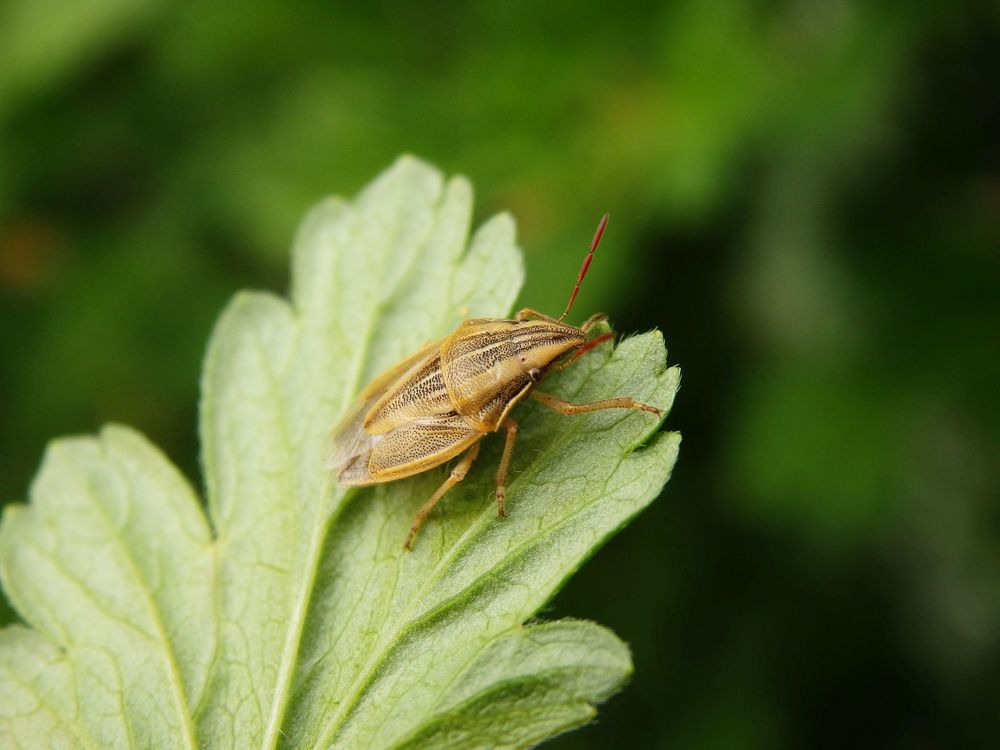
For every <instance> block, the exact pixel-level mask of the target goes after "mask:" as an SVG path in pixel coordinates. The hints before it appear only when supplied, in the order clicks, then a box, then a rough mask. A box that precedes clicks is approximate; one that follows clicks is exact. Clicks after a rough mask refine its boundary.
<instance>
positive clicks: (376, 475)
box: [342, 414, 485, 482]
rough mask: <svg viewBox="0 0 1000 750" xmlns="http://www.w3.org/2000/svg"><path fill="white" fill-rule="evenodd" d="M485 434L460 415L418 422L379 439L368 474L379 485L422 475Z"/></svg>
mask: <svg viewBox="0 0 1000 750" xmlns="http://www.w3.org/2000/svg"><path fill="white" fill-rule="evenodd" d="M484 435H485V433H484V432H482V431H480V430H477V429H475V428H474V427H473V426H472V425H470V424H469V422H468V420H466V419H465V418H464V417H461V416H459V415H457V414H452V415H450V416H447V417H440V418H437V419H421V420H415V421H413V422H411V423H409V424H406V425H404V426H402V427H397V428H395V429H394V430H391V431H390V432H388V433H386V434H385V435H380V436H378V437H379V438H381V439H380V440H378V442H377V443H376V444H375V445H374V447H373V448H372V450H371V453H370V455H369V456H368V457H367V458H368V460H367V465H368V473H369V475H370V476H371V477H372V479H373V480H374V481H376V482H390V481H392V480H394V479H402V478H403V477H408V476H412V475H413V474H419V473H420V472H422V471H427V469H433V468H434V467H435V466H440V465H441V464H443V463H444V462H445V461H449V460H451V459H452V458H454V457H455V456H457V455H458V454H459V453H461V452H462V451H464V450H465V449H466V448H468V447H470V446H471V445H472V444H473V443H475V442H476V441H477V440H481V439H482V438H483V437H484ZM342 481H343V480H342Z"/></svg>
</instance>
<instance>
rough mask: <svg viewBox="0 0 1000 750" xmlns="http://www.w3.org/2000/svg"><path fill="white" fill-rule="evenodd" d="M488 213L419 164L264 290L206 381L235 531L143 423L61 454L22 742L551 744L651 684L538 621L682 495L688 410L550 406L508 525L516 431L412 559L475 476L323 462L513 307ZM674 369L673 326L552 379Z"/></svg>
mask: <svg viewBox="0 0 1000 750" xmlns="http://www.w3.org/2000/svg"><path fill="white" fill-rule="evenodd" d="M471 209H472V191H471V188H470V186H469V184H468V183H467V182H466V181H465V180H464V179H462V178H454V179H452V180H449V181H447V182H445V181H444V180H443V179H442V177H441V176H440V174H439V173H438V172H437V171H436V170H434V169H433V168H431V167H430V166H428V165H426V164H424V163H421V162H419V161H417V160H415V159H412V158H408V157H404V158H402V159H400V160H399V161H398V162H397V163H396V164H395V165H394V166H393V167H392V168H391V169H389V170H388V171H387V172H385V173H384V174H383V175H381V176H380V177H379V178H377V179H376V180H375V181H374V182H373V183H372V184H371V185H370V186H369V187H368V188H367V189H365V190H364V191H363V192H362V193H361V194H360V195H359V196H358V197H357V198H356V199H354V200H353V201H350V202H344V201H341V200H336V199H331V200H328V201H325V202H324V203H321V204H320V205H319V206H318V207H316V208H315V209H314V210H313V211H312V212H311V213H310V214H309V215H308V216H307V218H306V219H305V221H304V223H303V225H302V227H301V229H300V231H299V234H298V237H297V239H296V242H295V244H294V247H293V251H292V255H293V261H292V289H291V294H290V298H289V299H288V300H285V299H283V298H280V297H276V296H274V295H271V294H267V293H260V292H250V293H242V294H239V295H237V297H236V298H235V299H234V300H233V302H232V303H231V304H230V305H229V307H228V308H227V309H226V311H225V312H224V313H223V315H222V317H221V319H220V321H219V323H218V325H217V327H216V329H215V331H214V333H213V335H212V339H211V342H210V345H209V348H208V353H207V355H206V361H205V368H204V373H203V382H202V405H201V438H202V446H203V462H204V473H205V493H206V503H207V517H206V514H205V513H204V512H203V511H202V509H201V507H200V506H199V501H198V498H197V497H196V495H195V493H194V492H193V491H192V489H191V488H190V487H189V486H188V485H187V484H186V482H185V481H184V479H183V478H182V477H181V476H180V475H179V473H178V472H177V471H176V469H174V468H173V467H172V465H171V464H170V463H169V462H168V461H167V460H166V459H165V458H164V457H163V456H162V455H161V454H160V453H159V452H158V451H157V450H156V449H155V448H154V447H153V446H151V445H149V443H148V442H147V441H146V440H145V439H144V438H142V437H141V436H140V435H138V434H136V433H135V432H133V431H131V430H129V429H127V428H124V427H118V426H112V427H108V428H105V429H104V430H103V431H102V432H101V434H100V435H99V436H98V437H96V438H70V439H62V440H57V441H55V442H53V444H52V445H51V446H50V448H49V449H48V451H47V453H46V456H45V459H44V460H43V463H42V467H41V469H40V471H39V474H38V476H37V478H36V480H35V482H34V483H33V486H32V488H31V491H30V503H29V504H28V505H27V506H8V509H7V511H6V512H5V514H4V519H3V524H2V527H0V576H2V581H3V585H4V587H5V589H6V591H7V593H8V596H9V597H10V599H11V601H12V602H13V603H14V605H15V606H16V608H17V610H18V611H19V612H20V614H21V616H22V617H23V618H24V621H25V623H26V625H27V626H28V627H22V626H15V627H10V628H7V629H5V630H3V631H0V696H2V697H3V700H0V747H12V748H13V747H32V748H34V747H44V746H47V747H91V748H106V747H123V748H133V747H134V748H138V747H152V746H155V747H177V748H192V749H193V748H251V747H253V748H258V747H259V748H267V749H268V750H270V749H271V748H279V747H280V748H317V749H320V748H324V749H325V748H366V747H370V748H441V747H449V748H476V747H525V746H529V745H532V744H535V743H537V742H540V741H542V740H543V739H545V738H546V737H550V736H552V735H554V734H557V733H559V732H561V731H564V730H566V729H568V728H571V727H574V726H578V725H580V724H582V723H585V722H586V721H588V720H589V719H590V717H591V716H592V715H593V713H594V709H593V704H594V703H595V702H598V701H601V700H604V699H606V698H607V697H608V696H610V695H611V694H612V693H614V692H615V691H616V690H617V689H618V688H619V687H620V686H621V685H622V683H623V682H624V680H625V679H626V678H627V676H628V674H629V673H630V671H631V661H630V658H629V654H628V649H627V648H626V647H625V645H624V644H623V643H621V641H619V640H618V639H617V638H616V637H615V636H614V635H613V634H612V633H610V632H609V631H607V630H606V629H604V628H601V627H599V626H597V625H595V624H592V623H587V622H578V621H558V622H552V623H536V624H532V625H525V624H524V623H525V622H527V621H528V620H529V618H531V616H532V615H533V614H534V613H535V612H537V611H538V609H539V608H540V607H541V606H542V605H543V604H544V603H545V602H546V601H547V600H548V599H549V598H551V596H552V595H553V593H554V592H555V591H556V590H557V589H558V588H559V586H560V585H561V584H562V583H563V581H565V580H566V578H567V577H568V576H569V575H571V574H572V572H573V571H574V570H575V569H576V568H577V567H578V566H579V565H580V564H582V562H583V561H584V560H585V559H586V558H587V557H588V556H589V555H590V554H592V553H593V551H594V550H595V549H596V548H597V547H598V546H599V545H600V544H601V543H602V542H603V540H604V539H606V538H607V537H608V536H609V535H610V534H612V533H614V532H615V531H616V530H617V529H618V528H620V527H621V526H622V525H623V524H624V523H625V522H627V521H628V519H629V518H631V517H632V516H633V515H635V514H636V513H637V512H638V511H639V510H641V509H642V508H643V507H644V506H645V505H646V504H648V503H649V502H650V501H651V500H652V498H653V497H655V496H656V494H657V493H658V492H659V490H660V487H661V486H662V485H663V483H664V482H665V481H666V479H667V477H668V475H669V473H670V470H671V468H672V466H673V463H674V461H675V459H676V455H677V448H678V444H679V440H680V438H679V436H678V435H676V434H674V433H661V432H657V428H658V423H657V422H658V420H656V419H655V418H652V417H651V415H648V414H639V413H632V412H628V413H626V412H594V413H589V414H583V415H579V416H575V417H563V416H561V415H557V414H553V413H551V412H547V411H545V410H544V409H542V408H541V407H538V406H537V405H528V406H524V407H521V408H520V411H519V417H518V418H519V420H520V421H521V426H522V431H521V438H520V439H519V441H518V446H517V450H516V452H515V456H514V463H513V471H512V475H511V481H510V484H509V489H508V507H509V509H510V511H509V516H508V518H506V519H497V518H496V516H495V506H494V504H493V500H492V497H491V493H492V490H493V486H492V484H493V472H492V471H491V470H490V467H495V465H496V461H497V457H498V446H497V445H495V443H498V442H502V441H489V440H488V441H487V442H488V443H489V445H487V447H486V449H485V450H484V452H483V455H482V457H481V458H480V460H479V464H478V465H477V467H476V468H475V469H474V470H473V472H472V474H471V475H470V477H469V478H468V479H467V480H466V481H465V482H463V483H462V484H461V485H459V486H458V487H457V488H456V489H455V490H453V491H452V492H451V493H450V494H449V495H448V497H447V498H446V500H445V501H444V502H443V503H442V505H440V506H438V509H437V510H436V511H435V513H434V514H433V515H432V516H431V518H430V519H429V521H428V523H427V525H426V526H425V528H424V530H423V531H422V533H421V536H420V537H419V539H418V543H417V545H416V550H415V551H414V552H413V553H412V554H406V553H404V552H403V551H402V549H401V542H402V539H403V538H404V536H405V533H406V530H407V528H408V526H409V524H410V521H411V517H412V514H413V512H414V510H415V509H416V507H417V506H418V505H419V504H420V503H422V502H423V500H425V499H426V498H427V497H428V496H429V495H430V493H431V492H432V491H433V489H434V488H435V487H436V486H437V485H438V484H439V483H440V482H441V481H442V479H443V476H444V472H445V471H447V469H444V468H442V469H438V470H434V471H431V472H427V473H426V474H423V475H419V476H416V477H413V478H411V479H407V480H403V481H399V482H395V483H391V484H387V485H379V486H375V487H372V488H365V489H362V490H348V489H346V488H342V487H338V486H336V485H335V484H334V483H333V482H332V481H331V477H330V476H329V474H328V472H327V471H325V470H324V468H323V465H324V462H325V460H326V457H327V456H326V452H327V450H328V446H329V433H330V431H331V428H332V427H333V426H334V425H335V424H336V423H337V421H338V418H339V416H340V415H341V414H342V413H343V412H344V410H345V409H346V408H347V407H348V406H349V404H350V402H351V400H352V398H353V396H354V394H355V393H356V392H357V391H358V390H359V389H360V387H362V386H363V385H364V383H365V382H367V380H369V379H370V378H371V377H373V376H374V375H376V374H377V373H378V372H379V371H380V370H382V369H383V368H385V367H386V366H388V365H390V364H392V363H393V362H395V361H397V360H398V359H400V358H402V357H403V356H405V355H406V354H408V353H409V352H410V351H412V350H414V349H416V348H417V347H419V346H420V345H422V344H423V343H425V342H427V341H430V340H433V339H434V338H437V337H440V336H442V335H444V334H445V333H446V332H447V331H448V330H450V329H451V328H453V327H454V326H455V325H456V324H457V323H458V322H459V321H460V320H462V319H465V318H469V317H485V316H494V317H495V316H499V315H503V314H505V313H507V312H508V311H509V309H510V307H511V305H512V304H513V300H514V297H515V295H516V293H517V290H518V288H519V286H520V283H521V280H522V269H521V259H520V254H519V251H518V250H517V248H516V246H515V245H514V230H513V223H512V221H511V219H510V218H509V217H508V216H505V215H501V216H498V217H495V218H494V219H492V220H490V221H489V222H487V223H486V224H484V225H483V226H482V227H481V228H480V229H479V230H478V231H476V232H475V233H474V234H473V236H472V237H471V239H468V234H469V227H470V217H471ZM665 356H666V353H665V351H664V348H663V342H662V339H661V337H660V335H659V333H658V332H655V331H654V332H652V333H647V334H644V335H642V336H637V337H634V338H631V339H628V340H626V341H624V342H623V343H622V344H621V345H620V346H619V347H617V348H616V349H612V348H611V347H610V346H609V345H604V346H601V347H598V348H597V349H596V350H595V351H594V352H593V353H590V354H588V355H587V356H586V357H584V358H582V359H581V360H580V361H579V362H578V363H577V364H575V365H574V366H573V367H571V368H568V369H567V370H564V371H562V372H561V373H559V374H558V375H557V376H554V377H553V378H552V381H551V385H550V384H549V381H548V380H547V381H546V382H547V385H546V387H547V389H549V390H552V391H553V392H557V393H559V394H561V395H562V396H563V397H565V398H568V399H570V400H578V401H583V400H593V399H597V398H604V397H608V396H611V395H632V396H635V397H637V398H640V399H642V400H645V401H649V402H651V403H654V404H656V405H658V406H660V407H662V408H664V409H665V410H668V409H669V407H670V404H671V402H672V399H673V396H674V393H675V391H676V389H677V386H678V378H679V374H678V371H677V370H676V368H673V369H667V368H666V364H665Z"/></svg>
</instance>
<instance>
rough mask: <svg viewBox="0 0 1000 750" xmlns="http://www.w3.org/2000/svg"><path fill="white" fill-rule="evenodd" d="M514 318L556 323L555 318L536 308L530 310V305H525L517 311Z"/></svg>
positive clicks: (521, 320)
mask: <svg viewBox="0 0 1000 750" xmlns="http://www.w3.org/2000/svg"><path fill="white" fill-rule="evenodd" d="M514 320H516V321H518V322H524V321H525V320H547V321H549V322H550V323H558V322H559V321H557V320H556V319H555V318H553V317H552V316H550V315H546V314H545V313H541V312H538V310H532V309H531V308H530V307H525V308H523V309H521V310H518V311H517V315H515V316H514Z"/></svg>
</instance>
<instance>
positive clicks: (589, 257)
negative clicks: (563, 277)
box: [559, 214, 608, 322]
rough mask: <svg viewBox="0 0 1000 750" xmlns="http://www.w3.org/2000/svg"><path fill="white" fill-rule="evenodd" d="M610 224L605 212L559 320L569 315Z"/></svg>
mask: <svg viewBox="0 0 1000 750" xmlns="http://www.w3.org/2000/svg"><path fill="white" fill-rule="evenodd" d="M607 225H608V214H604V217H603V218H602V219H601V223H600V224H598V225H597V231H596V232H594V240H593V242H591V243H590V252H589V253H587V257H586V258H584V259H583V265H582V266H580V273H579V274H578V275H577V277H576V286H574V287H573V293H572V294H571V295H569V302H567V303H566V309H565V310H563V314H562V315H560V316H559V322H562V320H563V318H565V317H566V316H567V315H569V309H570V308H571V307H573V300H575V299H576V294H577V292H579V291H580V284H581V283H583V277H584V276H586V275H587V269H588V268H590V261H591V260H593V258H594V251H595V250H596V249H597V246H598V245H600V244H601V237H602V236H603V235H604V227H606V226H607Z"/></svg>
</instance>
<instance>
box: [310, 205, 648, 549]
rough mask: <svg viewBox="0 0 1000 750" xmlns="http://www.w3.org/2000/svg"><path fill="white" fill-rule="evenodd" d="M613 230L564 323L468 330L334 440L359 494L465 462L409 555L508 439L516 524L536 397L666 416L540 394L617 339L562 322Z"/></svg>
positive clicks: (366, 401)
mask: <svg viewBox="0 0 1000 750" xmlns="http://www.w3.org/2000/svg"><path fill="white" fill-rule="evenodd" d="M607 223H608V216H607V214H605V215H604V217H603V218H602V219H601V223H600V225H599V226H598V227H597V232H596V233H595V234H594V239H593V241H592V242H591V244H590V252H589V253H587V257H586V258H585V259H584V261H583V265H582V266H581V267H580V273H579V274H578V275H577V279H576V285H575V286H574V287H573V292H572V293H571V294H570V297H569V301H568V302H567V303H566V309H565V310H563V314H562V315H560V316H559V317H558V318H550V317H549V316H547V315H544V314H542V313H540V312H537V311H535V310H532V309H529V308H525V309H523V310H521V311H519V312H518V313H517V315H516V316H515V317H514V319H513V320H503V319H500V318H477V319H474V320H466V321H465V322H463V323H462V324H461V325H459V326H458V328H456V329H455V330H454V331H453V332H452V333H451V334H449V335H448V336H446V337H445V338H443V339H440V340H438V341H434V342H432V343H430V344H427V345H426V346H425V347H423V348H422V349H421V350H420V351H418V352H416V353H414V354H412V355H411V356H409V357H407V358H406V359H404V360H403V361H401V362H400V363H398V364H397V365H395V366H393V367H391V368H390V369H389V370H387V371H386V372H384V373H382V374H381V375H380V376H378V377H377V378H375V380H373V381H372V382H371V383H369V384H368V386H367V387H366V388H365V389H364V390H363V391H361V394H360V396H359V397H358V401H357V404H356V405H355V407H354V408H353V409H352V410H351V412H350V413H349V414H348V415H347V417H346V418H345V419H344V420H343V422H341V424H340V425H339V426H338V427H337V429H336V430H335V431H334V436H333V455H332V457H331V460H330V466H331V468H333V469H334V470H336V471H337V479H338V480H339V481H340V483H341V484H344V485H350V486H364V485H370V484H378V483H380V482H391V481H394V480H396V479H403V478H404V477H408V476H412V475H414V474H419V473H420V472H423V471H426V470H428V469H431V468H434V467H435V466H439V465H441V464H443V463H444V462H445V461H448V460H449V459H452V458H454V457H455V456H457V455H459V454H460V453H462V452H463V451H464V452H465V455H464V456H463V457H462V459H461V460H460V461H459V462H458V464H456V466H455V468H454V469H452V471H451V474H450V476H449V477H448V478H447V479H446V480H445V481H444V483H443V484H442V485H441V486H440V487H438V489H437V491H436V492H435V493H434V494H433V495H431V497H430V499H429V500H427V502H425V503H424V504H423V505H422V506H421V507H420V509H419V510H418V511H417V514H416V517H415V518H414V520H413V525H412V526H411V527H410V532H409V534H407V537H406V541H405V542H404V543H403V546H404V547H405V548H406V549H411V548H412V546H411V545H412V543H413V538H414V537H415V536H416V534H417V532H418V531H419V530H420V526H421V525H422V524H423V521H424V518H425V517H426V516H427V514H428V513H429V512H430V511H431V508H433V507H434V505H435V504H436V503H437V502H438V501H439V500H440V499H441V498H442V497H443V496H444V494H445V493H446V492H447V491H448V490H449V489H451V488H452V487H453V486H454V485H455V484H457V483H458V482H460V481H462V480H463V479H464V478H465V476H466V474H468V472H469V469H470V468H471V467H472V464H473V463H474V462H475V460H476V456H477V455H478V454H479V441H480V440H482V439H483V438H484V437H485V436H486V435H487V434H488V433H491V432H498V431H500V430H504V431H505V432H506V433H507V440H506V443H505V444H504V450H503V455H502V457H501V459H500V466H499V469H498V470H497V478H496V488H497V490H496V499H497V515H498V516H505V515H506V512H505V510H504V500H505V496H506V485H507V470H508V468H509V467H510V457H511V453H512V452H513V448H514V442H515V440H516V439H517V430H518V426H517V422H516V421H514V419H513V418H512V417H511V416H510V412H511V409H513V408H514V407H515V406H516V405H517V404H518V403H520V402H521V401H523V400H524V399H525V398H527V397H528V396H531V397H533V398H534V399H535V400H537V401H539V402H541V403H542V404H544V405H545V406H547V407H548V408H550V409H552V410H554V411H557V412H559V413H560V414H579V413H581V412H586V411H595V410H598V409H638V410H640V411H645V412H650V413H652V414H656V415H657V416H659V415H660V414H661V413H662V412H661V411H660V410H659V409H657V408H656V407H655V406H650V405H649V404H643V403H640V402H638V401H636V400H635V399H633V398H630V397H628V396H619V397H618V398H608V399H603V400H601V401H594V402H592V403H587V404H571V403H568V402H566V401H563V400H562V399H559V398H557V397H556V396H553V395H551V394H548V393H543V392H541V391H538V390H536V389H535V386H536V385H538V383H539V382H540V381H541V380H542V379H543V378H544V377H545V374H546V373H547V372H549V371H550V370H553V369H561V368H563V367H565V366H566V365H568V364H570V363H571V362H573V361H574V360H575V359H576V358H577V357H579V356H580V355H581V354H583V353H585V352H587V351H589V350H590V349H592V348H593V347H594V346H596V345H597V344H599V343H601V342H602V341H606V340H607V339H609V338H612V337H613V336H614V334H613V333H605V334H603V335H601V336H597V337H595V338H593V339H589V340H588V333H589V332H590V330H591V329H592V328H593V326H594V325H595V324H596V323H598V322H600V321H603V320H605V318H606V316H604V315H600V314H599V315H594V316H591V317H590V318H589V319H588V320H587V321H586V322H585V323H584V324H583V325H582V326H580V327H579V328H576V327H575V326H571V325H567V324H566V323H563V322H562V321H563V320H564V319H565V318H566V315H567V314H569V311H570V308H572V306H573V301H574V300H575V299H576V295H577V292H579V291H580V284H581V283H582V282H583V278H584V276H586V274H587V269H588V268H589V267H590V261H591V260H592V259H593V257H594V251H595V250H597V246H598V244H599V243H600V241H601V236H602V235H603V234H604V228H605V226H606V225H607Z"/></svg>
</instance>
